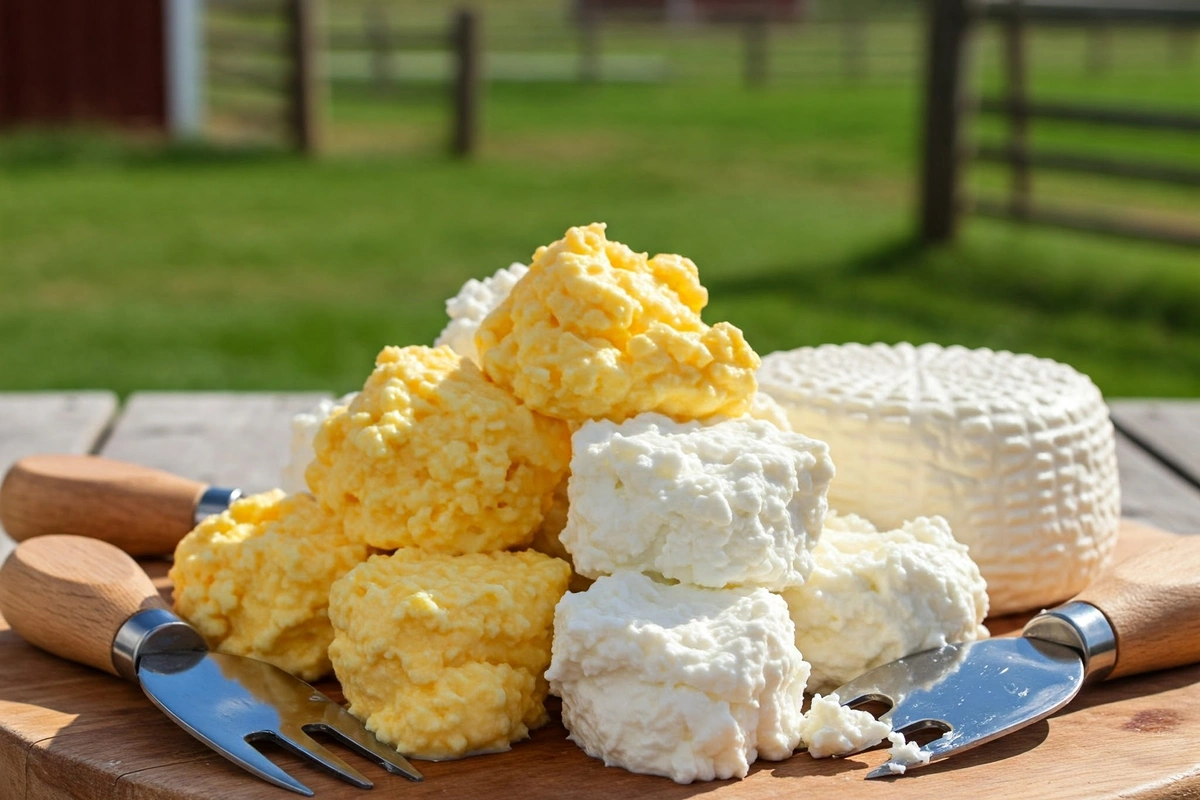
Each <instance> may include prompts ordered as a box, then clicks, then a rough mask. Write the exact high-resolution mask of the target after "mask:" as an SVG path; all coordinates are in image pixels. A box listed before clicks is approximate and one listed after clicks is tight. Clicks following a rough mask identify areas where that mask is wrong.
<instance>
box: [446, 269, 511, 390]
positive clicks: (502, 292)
mask: <svg viewBox="0 0 1200 800" xmlns="http://www.w3.org/2000/svg"><path fill="white" fill-rule="evenodd" d="M527 272H529V267H527V266H525V265H524V264H521V263H519V262H514V263H512V264H509V265H508V266H507V267H506V268H504V269H500V270H497V271H496V274H495V275H493V276H492V277H490V278H484V279H483V280H482V281H478V280H475V279H474V278H471V280H469V281H467V282H466V283H464V284H463V287H462V288H461V289H459V290H458V294H457V295H455V296H454V297H451V298H450V299H449V300H447V301H446V314H447V315H449V317H450V322H449V323H448V324H447V325H446V327H445V329H444V330H442V332H441V333H440V334H439V335H438V337H437V339H436V340H434V345H435V346H438V345H443V344H444V345H447V346H449V347H450V348H451V349H452V350H454V352H456V353H458V354H459V355H460V356H462V357H463V358H466V359H469V360H470V361H471V362H472V363H473V364H475V366H479V350H478V349H477V348H476V347H475V332H476V331H477V330H479V323H481V322H483V320H484V318H485V317H486V316H487V315H488V314H490V313H492V311H493V310H495V308H496V306H498V305H500V303H502V302H504V299H505V298H506V297H508V295H509V292H511V291H512V288H513V287H514V286H516V285H517V281H519V280H521V278H524V277H525V273H527Z"/></svg>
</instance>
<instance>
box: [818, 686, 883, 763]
mask: <svg viewBox="0 0 1200 800" xmlns="http://www.w3.org/2000/svg"><path fill="white" fill-rule="evenodd" d="M891 732H892V726H891V725H889V724H888V723H886V722H880V721H879V720H877V719H875V717H873V716H871V715H870V714H869V713H867V712H866V711H856V710H855V709H852V708H847V707H846V706H843V705H842V703H841V700H840V699H839V698H838V696H837V693H836V692H835V693H834V694H831V695H827V696H822V695H820V694H817V695H814V696H813V699H812V703H811V705H809V708H808V711H807V712H805V714H804V721H803V722H801V723H800V741H802V742H803V743H804V744H805V745H806V746H807V747H808V754H809V755H810V756H812V757H813V758H828V757H829V756H844V755H849V754H850V753H856V752H858V751H859V750H864V749H866V748H868V747H872V746H874V745H877V744H879V743H880V742H882V741H883V740H884V738H885V737H886V736H887V735H888V734H890V733H891Z"/></svg>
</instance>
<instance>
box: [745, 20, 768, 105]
mask: <svg viewBox="0 0 1200 800" xmlns="http://www.w3.org/2000/svg"><path fill="white" fill-rule="evenodd" d="M744 30H745V36H746V51H745V56H746V64H745V78H746V85H747V86H752V87H753V86H763V85H765V84H766V82H767V15H766V13H765V12H763V11H761V10H759V11H752V12H751V13H749V14H747V15H746V23H745V28H744Z"/></svg>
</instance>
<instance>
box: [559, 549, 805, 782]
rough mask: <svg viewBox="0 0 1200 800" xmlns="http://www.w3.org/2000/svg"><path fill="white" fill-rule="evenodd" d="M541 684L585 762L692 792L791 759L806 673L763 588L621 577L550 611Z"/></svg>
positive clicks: (783, 614) (776, 604) (783, 616)
mask: <svg viewBox="0 0 1200 800" xmlns="http://www.w3.org/2000/svg"><path fill="white" fill-rule="evenodd" d="M546 679H547V680H549V681H550V690H551V692H553V693H554V694H556V695H558V696H559V697H561V698H562V709H563V710H562V714H563V724H564V725H566V727H567V730H569V731H570V734H571V735H570V738H571V740H572V741H574V742H575V743H576V744H578V745H579V746H580V747H582V748H583V750H584V751H585V752H586V753H587V754H588V755H590V756H592V757H593V758H599V759H603V761H604V763H605V764H606V765H609V766H619V767H624V768H625V769H627V770H630V771H631V772H639V773H646V774H650V775H663V776H666V777H669V778H671V779H673V780H675V781H677V782H678V783H690V782H692V781H695V780H713V779H724V778H733V777H738V778H741V777H745V775H746V773H747V771H748V770H749V768H750V764H751V763H753V762H754V760H755V759H756V758H760V757H761V758H765V759H769V760H774V761H777V760H782V759H785V758H787V757H789V756H790V755H791V754H792V752H793V751H794V750H795V749H796V746H797V745H798V744H799V742H800V734H799V728H800V720H801V711H802V707H803V702H804V685H805V682H806V680H807V679H808V664H806V663H805V662H804V660H803V659H802V658H801V656H800V652H799V651H798V650H796V645H795V643H794V637H793V632H792V623H791V620H790V619H789V618H788V614H787V606H786V605H785V604H784V602H783V600H781V599H780V598H779V597H778V596H777V595H773V594H771V593H770V592H768V591H766V590H765V589H724V590H718V589H700V588H697V587H693V586H686V585H683V584H671V585H668V584H661V583H657V582H655V581H654V580H652V579H651V578H649V577H647V576H645V575H642V574H640V573H637V572H620V573H617V574H616V575H612V576H605V577H601V578H600V579H598V580H597V581H596V582H595V583H594V584H593V585H592V586H591V588H589V589H588V590H587V591H586V592H578V593H572V594H567V595H566V596H564V597H563V599H562V600H561V601H559V604H558V606H557V607H556V609H555V613H554V644H553V657H552V659H551V662H550V669H549V670H548V671H547V672H546Z"/></svg>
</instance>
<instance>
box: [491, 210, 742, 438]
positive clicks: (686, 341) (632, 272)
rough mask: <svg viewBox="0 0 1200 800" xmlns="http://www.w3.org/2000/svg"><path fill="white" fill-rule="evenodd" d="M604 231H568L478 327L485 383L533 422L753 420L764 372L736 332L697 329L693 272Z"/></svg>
mask: <svg viewBox="0 0 1200 800" xmlns="http://www.w3.org/2000/svg"><path fill="white" fill-rule="evenodd" d="M604 230H605V226H604V225H602V224H593V225H589V226H587V227H579V228H571V229H570V230H568V231H567V232H566V235H564V237H563V238H562V239H560V240H559V241H557V242H554V243H553V244H551V245H549V246H547V247H541V248H538V250H537V252H536V253H534V257H533V263H531V264H530V266H529V272H528V274H526V275H525V277H524V278H522V279H521V280H520V281H519V282H518V283H517V285H516V286H514V287H513V289H512V292H511V294H509V296H508V297H507V298H505V300H504V301H503V302H501V304H500V305H499V306H498V307H497V308H496V310H495V311H493V312H492V313H491V314H489V315H488V316H487V318H486V319H484V321H483V323H482V324H481V325H480V326H479V331H478V333H477V334H476V337H475V344H476V347H478V349H479V353H480V357H481V363H482V367H483V371H484V373H485V374H487V376H488V377H489V378H491V379H492V380H493V381H495V382H496V383H497V384H498V385H500V386H502V387H504V388H505V389H508V390H509V391H511V392H512V393H513V394H515V395H516V396H517V397H519V398H520V399H521V400H522V402H524V403H526V404H528V405H529V406H530V407H531V408H533V409H535V410H536V411H539V412H541V413H543V414H546V415H548V416H552V417H557V418H559V419H564V420H568V421H571V422H575V423H579V422H583V421H584V420H586V419H601V418H605V419H614V420H623V419H626V418H628V417H632V416H634V415H636V414H639V413H641V412H644V411H656V412H659V413H662V414H666V415H668V416H671V417H673V418H675V419H701V418H704V417H710V416H713V415H716V414H725V415H728V416H740V415H741V414H743V413H745V412H746V410H747V409H748V407H749V404H750V398H751V397H752V396H753V395H754V392H755V388H756V384H755V378H754V373H755V371H756V370H757V369H758V366H759V363H760V362H759V359H758V356H757V355H756V354H755V352H754V351H753V350H752V349H751V348H750V346H749V345H748V344H747V343H746V339H745V337H743V336H742V332H741V331H740V330H738V329H737V328H735V327H733V326H732V325H730V324H729V323H726V322H718V323H717V324H716V325H713V326H712V327H709V326H708V325H706V324H705V323H704V322H703V321H702V320H701V318H700V309H702V308H703V307H704V306H705V304H706V303H707V302H708V292H707V291H706V290H705V289H704V287H703V286H701V285H700V277H699V272H698V271H697V269H696V265H695V264H693V263H692V262H691V261H690V260H688V259H686V258H683V257H681V256H677V255H657V256H655V257H654V258H649V259H648V258H647V257H646V254H645V253H635V252H633V251H632V250H630V249H629V248H628V247H626V246H625V245H623V244H620V243H619V242H610V241H608V240H607V239H606V238H605V234H604Z"/></svg>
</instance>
